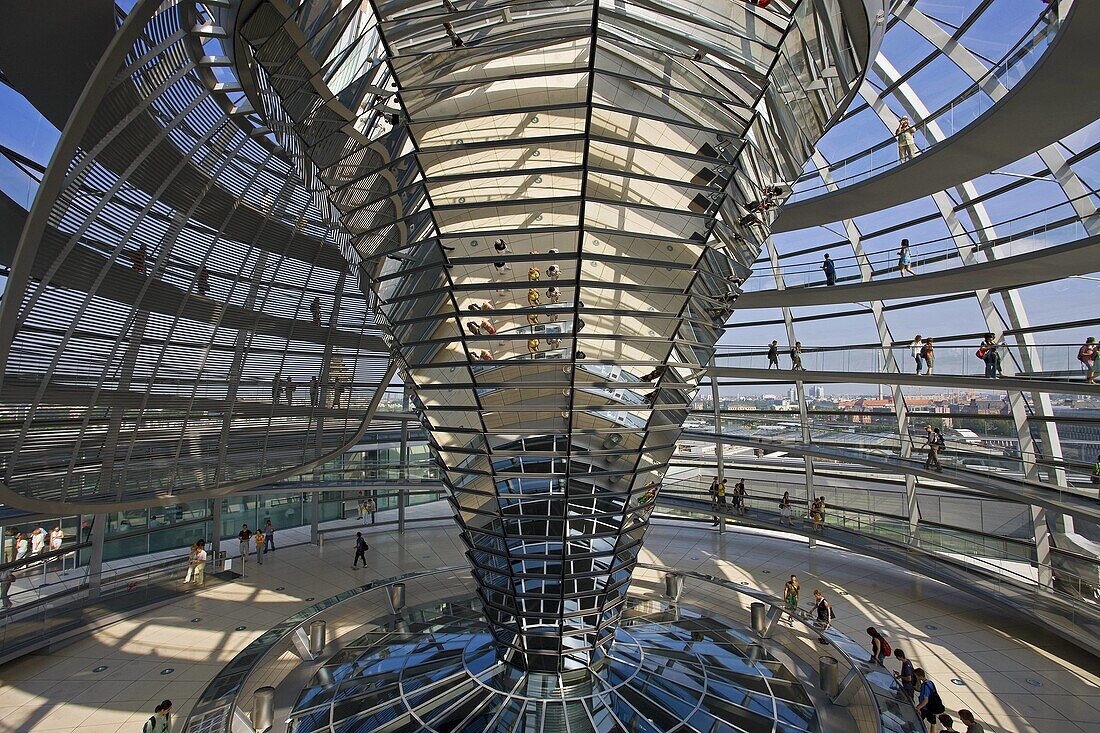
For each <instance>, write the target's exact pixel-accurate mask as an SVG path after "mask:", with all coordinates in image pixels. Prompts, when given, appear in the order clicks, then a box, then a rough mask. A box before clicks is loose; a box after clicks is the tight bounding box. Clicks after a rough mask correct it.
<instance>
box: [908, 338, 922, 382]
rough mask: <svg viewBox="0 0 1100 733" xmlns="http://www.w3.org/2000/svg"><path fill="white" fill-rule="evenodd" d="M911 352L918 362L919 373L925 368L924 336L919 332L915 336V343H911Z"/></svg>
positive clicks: (914, 359)
mask: <svg viewBox="0 0 1100 733" xmlns="http://www.w3.org/2000/svg"><path fill="white" fill-rule="evenodd" d="M909 353H910V354H911V355H912V356H913V361H915V362H916V363H917V374H920V372H921V369H923V368H924V356H923V354H924V338H922V337H921V335H920V334H919V333H918V334H917V335H916V336H914V337H913V343H911V344H909Z"/></svg>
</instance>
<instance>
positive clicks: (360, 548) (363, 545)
mask: <svg viewBox="0 0 1100 733" xmlns="http://www.w3.org/2000/svg"><path fill="white" fill-rule="evenodd" d="M368 549H370V548H369V547H368V546H367V541H366V540H365V539H363V533H362V532H356V533H355V559H354V560H352V561H351V566H352V567H353V568H357V567H359V561H360V560H362V561H363V567H366V566H367V550H368Z"/></svg>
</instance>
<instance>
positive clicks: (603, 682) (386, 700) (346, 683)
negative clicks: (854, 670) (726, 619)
mask: <svg viewBox="0 0 1100 733" xmlns="http://www.w3.org/2000/svg"><path fill="white" fill-rule="evenodd" d="M644 606H645V607H636V608H633V609H630V613H628V614H627V615H628V616H634V615H635V613H638V614H639V616H638V618H636V619H634V620H629V621H625V622H624V623H623V625H622V626H620V627H619V628H618V629H617V630H616V632H615V642H614V643H613V644H612V645H611V646H610V651H609V653H608V655H607V656H606V658H604V659H603V661H602V662H601V663H600V664H598V665H595V666H594V667H593V669H591V670H588V671H586V672H573V673H566V674H564V675H559V674H548V673H540V672H524V671H522V670H520V669H518V668H516V667H515V666H513V665H508V664H503V663H501V662H500V661H499V658H498V656H497V654H496V650H495V646H494V644H493V639H492V636H491V635H490V634H488V633H486V632H485V630H484V618H483V617H482V616H481V614H479V613H478V612H477V611H476V609H475V607H474V605H473V604H472V603H471V602H469V601H459V602H452V603H445V604H442V607H440V606H439V605H437V606H433V607H431V608H419V609H415V610H413V611H411V612H408V613H406V614H403V617H402V618H401V619H400V620H397V621H393V620H389V621H385V622H384V623H383V624H382V625H381V626H380V627H379V628H377V630H375V631H372V632H370V633H368V634H366V635H364V636H363V637H361V638H360V639H358V640H356V641H355V642H353V643H352V644H350V645H349V646H348V647H346V648H345V649H343V650H342V651H341V652H340V653H339V654H337V655H336V656H335V657H334V658H333V659H332V660H330V661H329V662H328V663H326V664H325V666H324V667H322V668H321V670H320V671H319V672H318V673H317V674H316V676H315V677H314V680H313V683H312V685H311V686H310V687H309V688H307V689H306V690H305V691H304V692H303V693H302V695H301V696H300V697H299V699H298V702H297V703H296V704H295V706H294V709H293V712H292V714H291V718H290V731H292V733H311V732H312V731H322V730H323V731H328V730H336V731H342V732H346V733H351V732H352V731H363V732H364V733H365V732H366V731H375V730H380V729H382V730H387V731H392V732H393V733H397V732H398V731H409V732H412V731H425V732H427V731H431V732H433V733H459V732H460V731H463V732H469V733H475V732H476V733H482V732H483V731H486V732H488V731H492V732H493V733H503V732H504V731H524V732H525V733H526V732H528V731H530V732H532V733H558V732H560V731H570V732H571V733H582V732H591V731H600V732H601V733H602V732H607V733H610V732H611V731H637V732H638V733H643V732H644V733H659V732H663V731H683V732H684V733H688V732H689V731H698V732H702V731H761V732H763V731H787V732H789V733H796V732H797V731H817V730H819V727H818V720H817V713H816V711H815V710H814V708H813V705H812V704H811V702H810V699H809V698H808V697H807V695H806V693H805V692H804V691H803V689H802V687H801V684H800V683H798V682H797V681H796V680H795V679H794V678H793V677H792V676H791V674H790V673H789V672H788V671H787V670H786V668H784V667H783V665H782V664H781V663H780V662H779V661H778V660H776V659H774V658H773V657H771V656H770V655H769V654H768V653H767V652H766V651H765V650H764V649H763V648H762V647H761V646H759V645H757V644H754V643H752V641H751V639H750V638H749V634H748V632H747V630H744V631H737V630H735V629H731V628H728V627H727V626H726V625H725V624H723V623H721V622H718V621H716V620H714V619H711V618H706V617H694V616H689V615H687V614H681V615H680V617H679V618H673V617H671V616H667V617H666V615H665V614H660V613H659V614H656V615H655V616H654V617H646V616H645V612H646V611H652V610H654V609H655V608H659V607H660V606H659V604H652V603H650V604H644Z"/></svg>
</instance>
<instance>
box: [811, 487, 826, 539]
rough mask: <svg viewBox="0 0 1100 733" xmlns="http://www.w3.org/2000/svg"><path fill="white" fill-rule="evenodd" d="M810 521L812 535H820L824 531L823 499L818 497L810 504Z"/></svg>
mask: <svg viewBox="0 0 1100 733" xmlns="http://www.w3.org/2000/svg"><path fill="white" fill-rule="evenodd" d="M810 521H812V522H813V525H814V533H815V534H821V533H822V532H823V531H825V497H824V496H819V497H817V498H816V499H814V500H813V502H812V503H811V504H810Z"/></svg>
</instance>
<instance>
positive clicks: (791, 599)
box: [783, 575, 802, 627]
mask: <svg viewBox="0 0 1100 733" xmlns="http://www.w3.org/2000/svg"><path fill="white" fill-rule="evenodd" d="M801 592H802V586H800V585H799V584H798V578H796V577H795V576H793V575H792V576H791V579H790V580H788V581H787V582H786V584H784V586H783V601H784V602H785V603H786V604H787V614H788V615H789V617H790V618H789V619H788V621H789V622H790V625H791V626H792V627H793V626H794V617H795V616H796V615H798V594H799V593H801Z"/></svg>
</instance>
